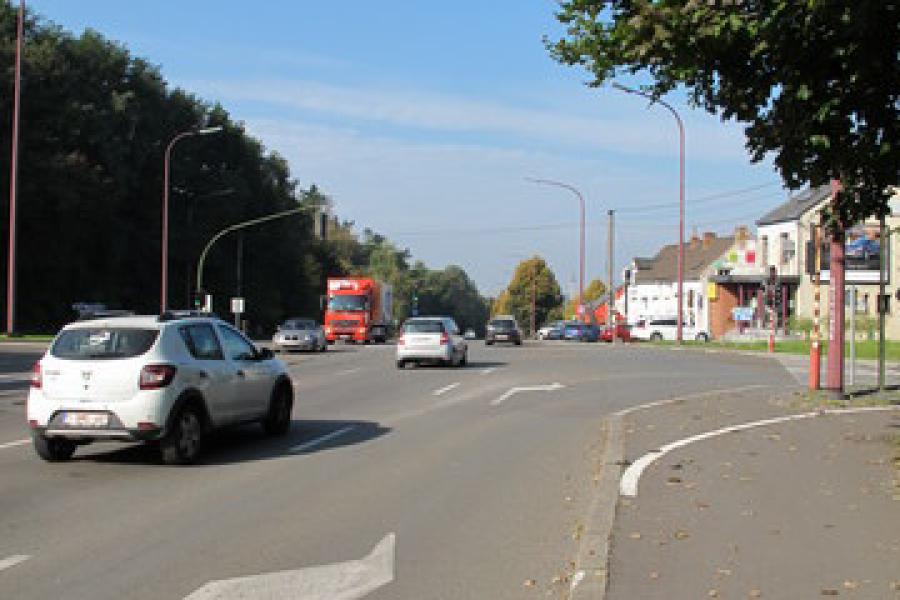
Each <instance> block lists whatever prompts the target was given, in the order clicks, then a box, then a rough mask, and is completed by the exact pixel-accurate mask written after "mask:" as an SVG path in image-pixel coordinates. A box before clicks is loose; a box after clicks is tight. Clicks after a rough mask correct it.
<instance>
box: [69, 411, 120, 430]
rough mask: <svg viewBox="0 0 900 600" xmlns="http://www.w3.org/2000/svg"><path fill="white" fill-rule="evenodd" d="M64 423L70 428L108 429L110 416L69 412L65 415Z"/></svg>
mask: <svg viewBox="0 0 900 600" xmlns="http://www.w3.org/2000/svg"><path fill="white" fill-rule="evenodd" d="M63 423H65V424H66V425H68V426H69V427H106V426H107V425H109V415H108V414H106V413H88V412H69V413H66V414H65V415H63Z"/></svg>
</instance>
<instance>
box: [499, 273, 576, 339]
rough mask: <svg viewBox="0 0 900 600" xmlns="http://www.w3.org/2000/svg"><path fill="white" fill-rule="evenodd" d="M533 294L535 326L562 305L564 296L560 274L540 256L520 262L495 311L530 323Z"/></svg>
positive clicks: (543, 321)
mask: <svg viewBox="0 0 900 600" xmlns="http://www.w3.org/2000/svg"><path fill="white" fill-rule="evenodd" d="M532 294H533V297H534V307H535V311H534V312H535V327H540V326H541V325H543V324H544V323H545V322H546V321H547V317H548V315H549V313H550V311H552V310H553V309H555V308H557V307H559V306H560V305H562V301H563V297H562V293H561V292H560V289H559V283H557V281H556V276H554V274H553V271H551V270H550V267H549V266H547V263H546V262H545V261H544V259H543V258H541V257H539V256H534V257H532V258H529V259H528V260H523V261H522V262H520V263H519V265H518V266H517V267H516V270H515V272H514V273H513V277H512V280H511V281H510V282H509V285H508V286H507V288H506V290H505V291H504V292H503V293H501V294H500V296H499V297H498V298H497V300H496V301H495V303H494V308H495V311H494V314H511V315H513V316H514V317H515V318H516V321H518V322H519V323H520V324H523V325H524V324H528V325H529V326H530V324H531V307H532ZM529 328H530V327H529ZM531 333H534V332H531Z"/></svg>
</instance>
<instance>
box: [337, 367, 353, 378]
mask: <svg viewBox="0 0 900 600" xmlns="http://www.w3.org/2000/svg"><path fill="white" fill-rule="evenodd" d="M357 371H359V367H353V368H352V369H344V370H343V371H338V372H337V373H335V375H338V376H340V375H350V374H351V373H356V372H357Z"/></svg>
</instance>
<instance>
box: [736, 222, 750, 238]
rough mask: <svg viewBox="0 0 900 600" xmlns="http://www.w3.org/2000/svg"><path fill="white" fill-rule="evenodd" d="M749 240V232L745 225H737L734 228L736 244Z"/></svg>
mask: <svg viewBox="0 0 900 600" xmlns="http://www.w3.org/2000/svg"><path fill="white" fill-rule="evenodd" d="M749 239H750V231H749V230H748V229H747V226H746V225H738V226H737V227H735V228H734V240H735V241H736V242H746V241H747V240H749Z"/></svg>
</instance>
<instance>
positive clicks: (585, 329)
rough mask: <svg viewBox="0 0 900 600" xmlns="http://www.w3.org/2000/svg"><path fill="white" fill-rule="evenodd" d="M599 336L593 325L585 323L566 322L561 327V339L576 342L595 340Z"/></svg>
mask: <svg viewBox="0 0 900 600" xmlns="http://www.w3.org/2000/svg"><path fill="white" fill-rule="evenodd" d="M599 338H600V330H599V329H598V328H597V327H595V326H594V325H588V324H585V323H566V324H565V326H564V328H563V339H565V340H570V341H577V342H596V341H597V340H598V339H599Z"/></svg>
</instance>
